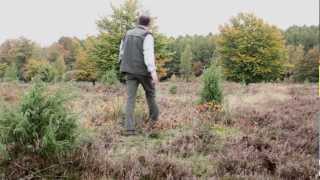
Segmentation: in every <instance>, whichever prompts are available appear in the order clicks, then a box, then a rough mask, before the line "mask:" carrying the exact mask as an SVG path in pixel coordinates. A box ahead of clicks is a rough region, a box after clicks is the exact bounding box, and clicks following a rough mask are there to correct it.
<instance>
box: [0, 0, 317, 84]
mask: <svg viewBox="0 0 320 180" xmlns="http://www.w3.org/2000/svg"><path fill="white" fill-rule="evenodd" d="M112 10H113V14H112V15H110V16H107V17H103V18H101V19H99V20H97V27H98V29H99V34H98V35H96V36H90V37H87V38H85V39H78V38H77V37H61V38H60V39H59V40H58V41H57V42H55V43H53V44H51V45H50V46H48V47H41V46H40V45H38V44H37V43H36V42H34V41H32V40H29V39H26V38H24V37H21V38H18V39H9V40H6V41H5V42H3V43H2V44H1V45H0V78H1V79H2V80H21V81H26V82H28V81H30V80H32V79H33V78H34V77H37V76H40V78H41V79H42V80H44V81H47V82H51V81H57V80H66V81H68V80H76V81H98V80H103V79H105V78H108V77H118V79H122V75H121V74H120V73H119V71H118V70H119V63H118V53H119V44H120V41H121V39H122V38H123V37H124V36H125V33H126V31H127V30H128V29H131V28H133V27H134V26H135V24H136V18H137V16H138V12H139V11H140V9H139V8H138V1H137V0H127V1H125V2H124V4H122V5H120V6H118V7H117V6H112ZM152 33H153V35H154V37H155V51H156V62H157V71H158V73H159V75H160V77H161V79H167V78H170V77H171V76H172V75H176V76H180V77H181V78H183V79H186V80H189V79H190V78H191V76H200V75H201V74H202V73H203V70H204V69H205V68H207V67H209V65H210V64H211V63H212V62H218V64H220V65H221V66H222V67H223V74H224V76H225V78H226V79H228V80H232V81H236V82H245V83H254V82H262V81H275V80H284V79H290V80H292V81H296V82H303V81H310V82H316V81H318V63H319V55H320V53H319V50H318V47H319V42H318V34H319V29H318V28H317V27H316V26H291V27H289V28H288V29H286V30H281V29H279V28H277V27H275V26H273V25H269V24H268V23H266V22H265V21H263V20H262V19H261V18H258V17H256V16H255V15H254V14H246V13H240V14H238V15H237V16H236V17H232V18H231V20H230V22H229V24H226V25H224V26H221V27H220V33H219V34H212V33H210V34H208V35H192V36H191V35H186V36H179V37H168V36H166V35H164V34H162V33H160V32H158V30H157V26H156V24H155V23H154V24H153V25H152ZM110 73H115V75H110Z"/></svg>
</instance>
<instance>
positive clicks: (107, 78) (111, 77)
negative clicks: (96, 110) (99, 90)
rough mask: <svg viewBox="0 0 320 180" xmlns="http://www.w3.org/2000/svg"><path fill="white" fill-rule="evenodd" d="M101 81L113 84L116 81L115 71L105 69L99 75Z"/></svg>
mask: <svg viewBox="0 0 320 180" xmlns="http://www.w3.org/2000/svg"><path fill="white" fill-rule="evenodd" d="M101 81H102V83H104V84H106V85H114V84H117V83H118V76H117V72H116V71H115V70H114V69H112V70H110V71H106V73H105V74H104V75H103V76H102V77H101Z"/></svg>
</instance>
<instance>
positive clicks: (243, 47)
mask: <svg viewBox="0 0 320 180" xmlns="http://www.w3.org/2000/svg"><path fill="white" fill-rule="evenodd" d="M220 31H221V34H220V36H219V39H218V42H217V43H218V49H217V50H218V58H219V60H220V62H221V63H222V65H223V67H224V72H225V77H226V78H227V79H228V80H233V81H236V82H245V83H246V84H248V83H255V82H261V81H273V80H276V79H278V78H281V76H282V73H283V62H284V60H285V59H286V49H285V42H284V39H283V36H282V34H281V31H280V30H279V29H278V28H277V27H275V26H271V25H269V24H267V23H266V22H264V21H263V20H262V19H260V18H258V17H256V16H255V15H253V14H246V13H240V14H239V15H238V16H237V17H233V18H232V19H231V22H230V24H226V25H224V26H222V27H221V28H220Z"/></svg>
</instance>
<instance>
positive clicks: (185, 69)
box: [180, 45, 192, 81]
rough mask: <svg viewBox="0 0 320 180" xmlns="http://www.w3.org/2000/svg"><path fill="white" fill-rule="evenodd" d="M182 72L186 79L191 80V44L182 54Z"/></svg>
mask: <svg viewBox="0 0 320 180" xmlns="http://www.w3.org/2000/svg"><path fill="white" fill-rule="evenodd" d="M180 74H181V76H182V78H183V79H185V80H186V81H189V80H190V77H191V76H192V52H191V47H190V45H187V47H186V48H185V49H184V51H183V53H182V55H181V62H180Z"/></svg>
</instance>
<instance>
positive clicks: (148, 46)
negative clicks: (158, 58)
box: [143, 34, 159, 83]
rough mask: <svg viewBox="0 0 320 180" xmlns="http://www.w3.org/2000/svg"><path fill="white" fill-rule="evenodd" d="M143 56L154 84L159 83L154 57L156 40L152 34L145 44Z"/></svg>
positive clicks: (147, 37)
mask: <svg viewBox="0 0 320 180" xmlns="http://www.w3.org/2000/svg"><path fill="white" fill-rule="evenodd" d="M143 54H144V62H145V64H146V66H147V69H148V71H149V72H150V74H151V77H152V80H153V83H158V82H159V80H158V76H157V71H156V70H157V68H156V64H155V55H154V39H153V37H152V35H151V34H148V35H147V36H146V38H145V39H144V42H143Z"/></svg>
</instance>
